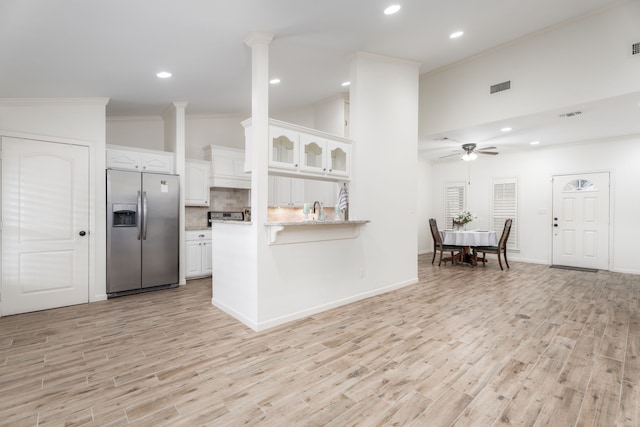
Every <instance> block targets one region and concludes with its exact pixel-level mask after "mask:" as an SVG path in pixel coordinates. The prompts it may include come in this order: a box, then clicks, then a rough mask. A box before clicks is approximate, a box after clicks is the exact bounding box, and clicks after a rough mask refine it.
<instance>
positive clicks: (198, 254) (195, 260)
mask: <svg viewBox="0 0 640 427" xmlns="http://www.w3.org/2000/svg"><path fill="white" fill-rule="evenodd" d="M201 243H202V242H201V241H192V242H187V244H186V246H187V253H186V254H185V259H186V271H185V276H186V277H196V276H200V275H202V245H201Z"/></svg>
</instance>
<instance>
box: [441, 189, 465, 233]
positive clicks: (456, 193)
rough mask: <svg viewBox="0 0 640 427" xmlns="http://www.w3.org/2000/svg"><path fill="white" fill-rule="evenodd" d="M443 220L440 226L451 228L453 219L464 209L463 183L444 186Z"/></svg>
mask: <svg viewBox="0 0 640 427" xmlns="http://www.w3.org/2000/svg"><path fill="white" fill-rule="evenodd" d="M444 198H445V200H444V206H445V208H444V221H445V223H444V224H443V225H441V226H440V228H443V229H444V228H452V227H453V219H454V218H457V217H458V214H459V213H460V212H462V210H463V209H464V183H463V182H458V183H452V184H447V185H446V186H445V192H444Z"/></svg>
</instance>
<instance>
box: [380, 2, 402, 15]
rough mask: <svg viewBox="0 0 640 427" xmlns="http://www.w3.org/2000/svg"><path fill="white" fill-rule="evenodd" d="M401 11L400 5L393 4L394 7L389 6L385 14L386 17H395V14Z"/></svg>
mask: <svg viewBox="0 0 640 427" xmlns="http://www.w3.org/2000/svg"><path fill="white" fill-rule="evenodd" d="M399 10H400V5H399V4H393V5H391V6H389V7H388V8H386V9H385V10H384V14H385V15H393V14H394V13H396V12H397V11H399Z"/></svg>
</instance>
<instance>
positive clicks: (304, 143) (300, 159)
mask: <svg viewBox="0 0 640 427" xmlns="http://www.w3.org/2000/svg"><path fill="white" fill-rule="evenodd" d="M242 124H243V126H245V136H246V138H247V139H246V141H247V146H246V152H247V153H251V151H252V144H251V138H250V135H251V119H248V120H245V121H244V122H242ZM351 144H352V141H351V140H349V139H347V138H343V137H341V136H337V135H331V134H328V133H326V132H321V131H318V130H315V129H310V128H305V127H302V126H298V125H294V124H292V123H286V122H281V121H278V120H273V119H269V174H271V175H279V176H288V177H291V178H307V179H318V180H322V181H341V182H342V181H349V180H350V178H351V155H352V148H351ZM248 157H249V158H251V156H248ZM248 169H249V170H250V169H251V166H250V165H249V166H248Z"/></svg>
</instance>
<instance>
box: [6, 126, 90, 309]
mask: <svg viewBox="0 0 640 427" xmlns="http://www.w3.org/2000/svg"><path fill="white" fill-rule="evenodd" d="M2 218H3V230H2V273H3V274H2V314H3V315H7V314H16V313H24V312H29V311H36V310H43V309H48V308H54V307H62V306H66V305H73V304H80V303H86V302H88V301H89V235H88V234H89V148H88V147H82V146H77V145H69V144H59V143H53V142H45V141H34V140H26V139H18V138H2Z"/></svg>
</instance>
